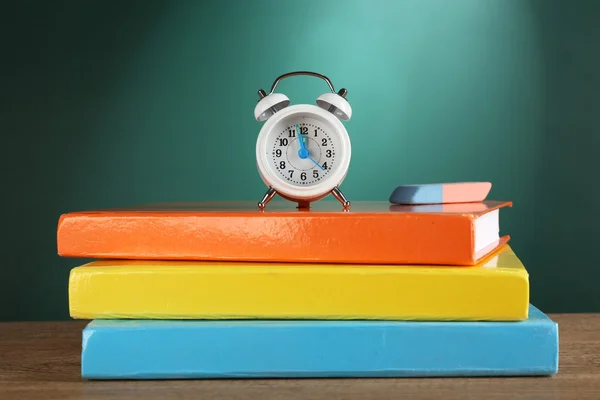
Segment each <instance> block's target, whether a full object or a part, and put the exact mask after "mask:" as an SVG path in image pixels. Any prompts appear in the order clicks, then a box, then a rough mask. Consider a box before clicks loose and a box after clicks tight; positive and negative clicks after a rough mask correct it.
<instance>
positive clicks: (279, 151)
mask: <svg viewBox="0 0 600 400" xmlns="http://www.w3.org/2000/svg"><path fill="white" fill-rule="evenodd" d="M275 155H276V156H277V157H281V149H277V150H275Z"/></svg>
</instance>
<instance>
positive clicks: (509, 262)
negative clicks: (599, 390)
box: [69, 245, 529, 321]
mask: <svg viewBox="0 0 600 400" xmlns="http://www.w3.org/2000/svg"><path fill="white" fill-rule="evenodd" d="M528 306H529V276H528V273H527V271H526V269H525V267H524V266H523V264H522V263H521V261H520V260H519V259H518V257H517V256H516V255H515V253H514V252H513V250H512V249H511V248H510V246H508V245H505V246H504V247H502V248H501V249H499V250H498V251H496V252H495V253H494V254H492V255H491V256H489V257H488V258H486V259H485V260H483V261H482V262H480V263H479V264H477V265H475V266H472V267H465V266H460V267H451V266H408V265H395V266H391V265H390V266H387V265H331V264H275V263H238V262H201V261H197V262H196V261H147V260H100V261H94V262H91V263H88V264H85V265H83V266H80V267H77V268H74V269H73V270H72V271H71V274H70V278H69V308H70V314H71V317H73V318H76V319H338V320H339V319H343V320H352V319H377V320H437V321H443V320H463V321H465V320H473V321H474V320H488V321H509V320H523V319H526V318H527V313H528Z"/></svg>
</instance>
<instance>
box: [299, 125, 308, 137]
mask: <svg viewBox="0 0 600 400" xmlns="http://www.w3.org/2000/svg"><path fill="white" fill-rule="evenodd" d="M300 133H301V134H303V135H308V126H302V127H300Z"/></svg>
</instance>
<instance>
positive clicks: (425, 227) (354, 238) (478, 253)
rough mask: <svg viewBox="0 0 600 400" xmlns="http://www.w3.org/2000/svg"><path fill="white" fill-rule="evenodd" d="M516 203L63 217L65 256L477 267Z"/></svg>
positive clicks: (145, 209) (179, 207)
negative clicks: (508, 209)
mask: <svg viewBox="0 0 600 400" xmlns="http://www.w3.org/2000/svg"><path fill="white" fill-rule="evenodd" d="M511 205H512V203H510V202H499V201H485V202H478V203H456V204H443V205H405V206H403V205H391V204H389V203H386V202H356V203H353V204H352V208H351V209H350V210H349V211H344V210H343V209H342V208H341V207H340V205H339V203H336V202H330V201H329V202H328V201H321V202H317V203H315V204H314V205H313V207H312V208H311V209H310V210H308V211H307V210H300V209H296V208H295V206H294V205H293V204H291V203H289V202H284V203H280V204H277V202H272V204H271V203H269V208H267V209H265V210H264V211H259V210H258V208H257V207H256V204H254V203H249V202H232V203H227V202H219V203H174V204H157V205H147V206H138V207H132V208H123V209H117V210H97V211H88V212H71V213H67V214H63V215H61V217H60V219H59V222H58V228H57V249H58V254H59V255H60V256H63V257H79V258H96V259H98V258H100V259H106V258H109V259H115V258H118V259H154V260H156V259H160V260H213V261H214V260H221V261H225V260H227V261H262V262H302V263H343V264H349V263H355V264H439V265H463V266H470V265H474V264H476V263H477V262H478V261H479V260H481V259H482V258H483V257H485V256H486V255H488V254H489V253H491V252H493V251H494V250H495V249H497V248H498V247H499V246H500V245H502V244H503V243H505V242H507V241H508V240H509V236H508V235H505V236H500V234H499V211H500V209H502V208H504V207H507V206H511Z"/></svg>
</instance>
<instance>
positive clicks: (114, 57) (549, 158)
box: [0, 0, 600, 320]
mask: <svg viewBox="0 0 600 400" xmlns="http://www.w3.org/2000/svg"><path fill="white" fill-rule="evenodd" d="M0 15H1V17H0V18H1V19H2V21H1V22H2V23H1V24H0V34H1V36H0V37H1V39H0V40H1V43H2V47H1V63H0V82H1V85H0V132H1V135H2V140H1V142H0V146H1V151H2V156H1V157H0V163H1V166H2V168H1V171H2V192H1V193H2V196H1V197H2V202H3V206H2V215H3V218H2V229H0V232H1V235H2V237H1V241H0V245H1V246H2V263H1V267H0V272H1V281H0V320H60V319H68V318H69V315H68V303H67V280H68V274H69V270H70V269H71V268H73V267H74V266H76V265H78V264H80V263H82V262H83V261H87V260H73V259H61V258H60V257H58V256H57V254H56V236H55V234H56V223H57V221H58V218H59V216H60V214H61V213H64V212H68V211H75V210H85V209H94V208H104V207H117V206H123V205H134V204H137V203H148V202H158V201H198V200H220V199H228V200H231V199H243V200H254V201H255V200H257V199H258V198H259V197H260V196H261V195H262V194H263V192H264V186H263V184H262V182H261V181H260V179H259V177H258V174H257V171H256V169H255V159H254V145H255V140H256V136H257V133H258V131H259V129H260V124H259V123H257V122H256V121H254V119H253V108H254V105H255V103H256V100H257V95H256V91H257V90H258V89H259V88H261V87H262V88H266V89H268V87H269V86H270V85H271V83H272V81H273V79H274V78H275V77H276V76H278V75H279V74H282V73H285V72H289V71H293V70H314V71H317V72H320V73H323V74H325V75H327V76H329V77H330V78H331V79H332V81H333V83H334V85H335V86H336V87H337V88H340V87H346V88H347V89H348V90H349V95H348V98H349V100H350V102H351V104H352V106H353V110H354V115H353V119H352V120H351V121H350V122H349V123H348V124H347V128H348V130H349V132H350V134H351V138H352V143H353V159H352V164H351V167H350V171H349V175H348V178H347V180H346V181H345V183H344V185H343V188H344V192H345V193H346V195H347V196H348V197H349V198H350V199H352V200H387V198H388V195H389V193H390V191H391V190H392V189H393V188H394V187H395V185H398V184H401V183H415V182H422V183H426V182H440V181H446V182H449V181H465V180H489V181H491V182H492V183H493V185H494V186H493V189H492V193H491V197H492V198H494V199H499V200H512V201H513V202H514V207H513V208H512V209H509V210H507V211H506V212H504V213H503V214H502V223H501V227H502V233H503V234H510V235H511V236H512V245H513V248H514V249H515V251H516V252H517V253H518V255H519V256H520V258H521V259H522V261H523V262H524V263H525V264H526V266H527V268H528V270H529V272H530V281H531V299H532V302H533V303H534V304H535V305H537V306H538V307H540V308H541V309H542V310H543V311H547V312H586V311H600V295H599V294H598V282H599V281H600V279H599V278H600V262H599V261H600V257H599V256H598V248H597V247H596V246H598V240H599V239H600V235H599V234H598V229H599V228H598V227H599V226H600V218H599V214H600V212H599V211H600V201H599V200H598V197H599V195H600V191H599V190H598V183H599V182H598V179H597V173H598V172H600V168H599V163H598V158H599V155H598V148H599V145H600V139H599V136H600V123H599V121H600V45H599V43H600V24H599V23H598V21H600V2H597V1H583V0H580V1H576V2H567V1H558V0H557V1H550V0H545V1H544V0H539V1H530V0H489V1H481V0H453V1H444V0H438V1H436V0H420V1H418V0H413V1H407V0H395V1H392V0H390V1H381V0H369V1H351V0H339V1H335V0H321V1H317V0H303V1H285V0H277V1H275V0H263V1H241V0H240V1H232V0H228V1H213V2H202V1H184V0H178V1H133V0H129V1H54V2H47V1H37V2H36V1H21V2H14V4H10V5H7V4H5V5H3V8H2V11H1V12H0ZM278 88H279V89H280V90H281V91H282V92H284V93H286V94H287V95H288V96H289V97H290V98H291V100H292V102H293V103H314V100H315V98H316V97H317V96H318V95H319V94H321V93H323V92H325V91H326V90H327V87H326V85H325V84H324V82H323V81H320V80H318V79H314V78H310V77H306V78H295V79H291V80H286V81H284V82H282V84H281V85H280V86H279V87H278ZM510 295H511V294H510V293H506V296H510Z"/></svg>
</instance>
